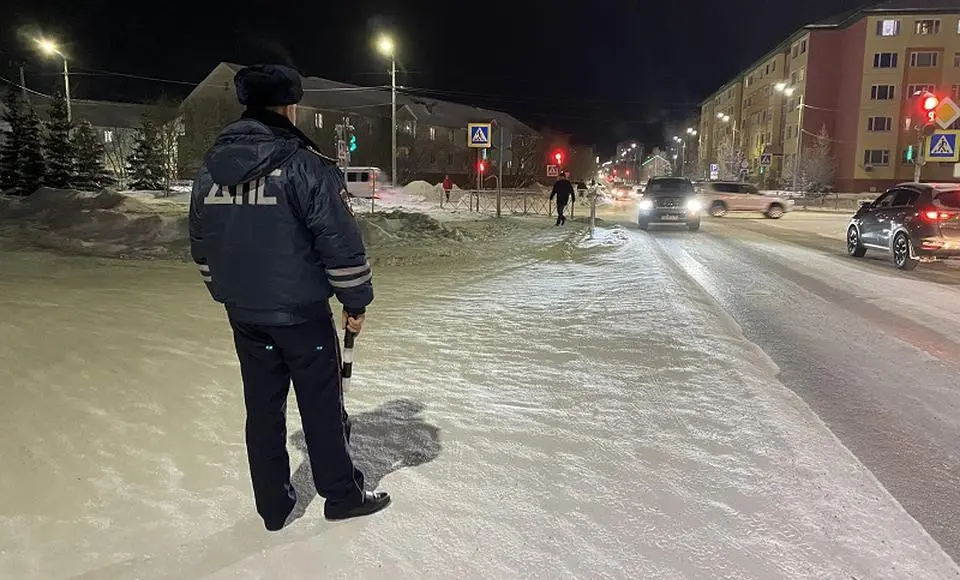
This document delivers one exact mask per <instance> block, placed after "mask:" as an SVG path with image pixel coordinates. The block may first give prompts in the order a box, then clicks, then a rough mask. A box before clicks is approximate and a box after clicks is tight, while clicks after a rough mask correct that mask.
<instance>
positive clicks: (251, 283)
mask: <svg viewBox="0 0 960 580" xmlns="http://www.w3.org/2000/svg"><path fill="white" fill-rule="evenodd" d="M190 250H191V253H192V255H193V260H194V262H196V264H197V268H199V270H200V275H201V276H202V277H203V280H204V282H206V284H207V288H208V289H209V290H210V294H211V295H212V296H213V298H214V300H216V301H218V302H221V303H223V304H224V305H225V306H226V309H227V313H228V314H229V315H230V317H231V318H233V319H234V320H237V321H238V322H246V323H250V324H262V325H274V326H282V325H291V324H300V323H303V322H308V321H311V320H316V319H318V318H321V317H326V316H329V313H330V310H329V299H330V297H331V296H333V295H334V294H336V296H337V299H338V300H339V301H340V302H341V303H342V304H343V307H344V310H346V311H347V312H350V313H354V314H359V313H362V312H364V310H365V308H366V307H367V305H368V304H370V302H372V301H373V284H372V281H371V280H372V277H373V274H372V273H371V271H370V264H369V263H368V262H367V257H366V252H365V250H364V247H363V240H362V239H361V237H360V230H359V228H358V227H357V222H356V219H355V218H354V216H353V213H352V212H351V211H350V207H349V206H348V205H347V202H346V185H345V183H344V180H343V174H342V173H341V172H340V169H339V168H338V167H337V166H336V164H335V163H334V161H333V160H331V159H329V158H327V157H323V156H322V155H320V154H319V153H317V152H316V148H315V147H314V146H313V144H312V142H311V141H310V140H309V139H308V138H307V137H306V136H304V135H303V133H301V132H300V131H299V130H298V129H296V127H294V126H293V124H292V123H290V122H289V121H288V120H287V119H286V118H285V117H283V116H281V115H278V114H276V113H271V112H263V111H260V112H258V113H256V114H251V115H248V114H245V115H244V118H242V119H240V120H239V121H237V122H235V123H233V124H231V125H229V126H227V127H226V128H225V129H224V130H223V132H222V133H221V134H220V136H219V137H217V140H216V142H215V143H214V145H213V147H212V148H211V149H210V151H209V153H207V157H206V160H205V161H204V164H203V167H202V168H201V169H200V173H199V175H198V176H197V179H196V181H194V184H193V194H192V196H191V199H190Z"/></svg>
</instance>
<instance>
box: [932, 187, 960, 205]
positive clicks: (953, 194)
mask: <svg viewBox="0 0 960 580" xmlns="http://www.w3.org/2000/svg"><path fill="white" fill-rule="evenodd" d="M937 202H938V203H939V204H940V205H943V206H946V207H949V208H951V209H960V190H955V191H944V192H943V193H941V194H940V195H938V196H937Z"/></svg>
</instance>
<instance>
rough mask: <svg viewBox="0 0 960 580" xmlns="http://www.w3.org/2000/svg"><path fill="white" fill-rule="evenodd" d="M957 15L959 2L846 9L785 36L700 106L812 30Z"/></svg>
mask: <svg viewBox="0 0 960 580" xmlns="http://www.w3.org/2000/svg"><path fill="white" fill-rule="evenodd" d="M947 12H950V13H955V12H960V4H958V0H886V1H884V2H877V3H873V4H869V5H866V6H864V7H862V8H854V9H853V10H847V11H845V12H840V13H838V14H834V15H833V16H830V17H828V18H824V19H823V20H819V21H817V22H814V23H812V24H807V25H804V26H802V27H800V28H798V29H797V30H796V31H794V32H793V33H792V34H790V35H789V36H788V37H786V38H785V39H784V40H783V41H781V42H779V43H778V44H777V45H776V46H775V47H773V48H772V49H771V50H769V51H767V52H766V53H764V54H763V56H761V57H760V58H758V59H756V60H754V61H753V62H751V63H750V64H749V65H747V66H745V67H743V69H741V71H740V72H739V73H737V75H736V76H734V77H733V79H731V80H730V81H728V82H727V83H725V84H724V85H723V86H722V87H720V88H719V89H717V90H716V91H714V92H713V93H711V94H710V95H709V96H708V97H707V98H706V99H704V100H702V101H701V103H700V106H701V108H702V107H703V106H705V105H708V104H709V103H710V101H712V100H713V99H714V98H715V97H716V96H717V95H719V94H720V93H722V92H723V91H725V90H726V89H727V88H729V87H730V86H731V85H733V84H735V83H737V82H740V81H741V80H742V79H743V77H744V76H746V74H747V72H749V71H750V70H752V69H754V68H756V67H757V66H759V65H761V64H763V63H764V62H765V61H767V60H768V59H770V58H772V57H773V56H775V55H777V54H779V53H783V52H786V51H787V50H789V49H790V45H791V44H792V43H793V41H794V40H796V39H797V38H798V37H800V36H803V35H804V34H806V33H807V32H809V31H810V30H818V29H825V28H827V29H829V28H846V27H848V26H850V25H852V24H855V23H856V22H859V21H860V19H861V18H864V17H866V16H869V15H877V14H896V13H907V14H937V13H947Z"/></svg>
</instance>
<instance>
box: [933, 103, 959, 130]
mask: <svg viewBox="0 0 960 580" xmlns="http://www.w3.org/2000/svg"><path fill="white" fill-rule="evenodd" d="M934 112H935V113H936V114H937V124H938V125H940V127H942V128H944V129H946V128H947V127H949V126H950V125H952V124H953V122H954V121H956V120H957V119H960V106H957V104H956V103H954V102H953V99H951V98H950V97H947V98H945V99H943V100H942V101H940V104H939V105H938V106H937V108H936V109H935V110H934Z"/></svg>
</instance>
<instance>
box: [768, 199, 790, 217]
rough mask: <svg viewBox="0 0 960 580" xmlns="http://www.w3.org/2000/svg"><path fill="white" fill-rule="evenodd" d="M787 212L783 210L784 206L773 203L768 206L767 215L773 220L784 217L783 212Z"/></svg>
mask: <svg viewBox="0 0 960 580" xmlns="http://www.w3.org/2000/svg"><path fill="white" fill-rule="evenodd" d="M784 213H786V212H784V211H783V206H782V205H780V204H779V203H771V204H770V207H768V208H767V214H766V215H767V217H768V218H770V219H772V220H778V219H780V218H782V217H783V214H784Z"/></svg>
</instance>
